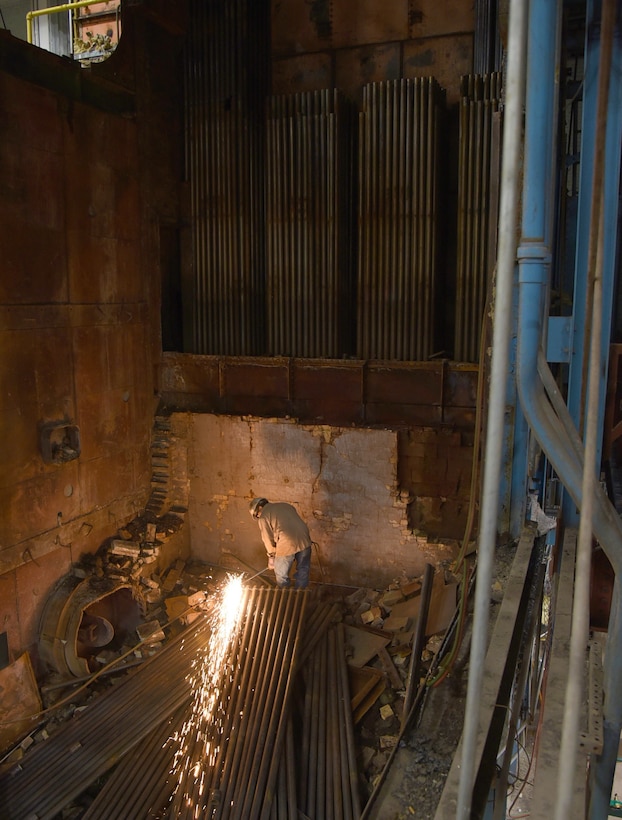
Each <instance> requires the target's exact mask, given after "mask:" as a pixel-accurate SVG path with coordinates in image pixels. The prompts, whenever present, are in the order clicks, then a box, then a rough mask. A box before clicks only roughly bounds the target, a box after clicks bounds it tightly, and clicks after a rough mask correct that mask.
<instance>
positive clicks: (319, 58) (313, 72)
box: [272, 51, 334, 94]
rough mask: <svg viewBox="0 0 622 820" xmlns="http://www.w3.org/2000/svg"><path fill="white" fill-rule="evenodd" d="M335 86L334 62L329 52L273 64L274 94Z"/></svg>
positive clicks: (304, 55)
mask: <svg viewBox="0 0 622 820" xmlns="http://www.w3.org/2000/svg"><path fill="white" fill-rule="evenodd" d="M333 85H334V82H333V60H332V57H331V55H330V54H329V53H328V52H325V51H321V52H316V53H314V54H301V55H299V56H296V57H289V58H286V59H280V60H274V62H273V63H272V91H273V93H274V94H292V93H300V92H304V91H319V90H321V89H324V88H331V87H332V86H333Z"/></svg>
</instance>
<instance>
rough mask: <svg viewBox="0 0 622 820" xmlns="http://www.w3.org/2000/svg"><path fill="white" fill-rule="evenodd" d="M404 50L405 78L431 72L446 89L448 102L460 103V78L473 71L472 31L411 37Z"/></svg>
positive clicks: (426, 74)
mask: <svg viewBox="0 0 622 820" xmlns="http://www.w3.org/2000/svg"><path fill="white" fill-rule="evenodd" d="M403 49H404V77H427V76H429V75H430V74H432V75H433V76H434V77H435V79H436V80H437V81H438V83H439V85H440V86H441V88H444V89H445V94H446V98H447V105H454V104H456V103H458V102H459V100H460V78H461V77H462V75H463V74H468V73H469V72H470V71H471V67H472V64H473V35H472V34H455V35H451V36H448V37H440V38H422V39H419V40H408V41H407V42H405V43H404V46H403Z"/></svg>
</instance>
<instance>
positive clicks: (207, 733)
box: [172, 575, 244, 817]
mask: <svg viewBox="0 0 622 820" xmlns="http://www.w3.org/2000/svg"><path fill="white" fill-rule="evenodd" d="M243 593H244V589H243V587H242V576H241V575H230V576H229V577H228V579H227V581H226V583H225V584H224V585H223V587H222V588H221V589H220V591H219V593H217V598H216V602H215V606H214V608H213V613H212V615H211V617H210V618H209V622H208V625H207V630H208V631H209V633H210V638H209V641H208V642H207V644H206V646H205V647H204V648H203V649H202V650H201V651H200V652H198V653H197V656H196V657H195V659H194V660H193V662H192V669H191V671H190V673H189V674H188V678H187V680H188V682H189V683H190V686H191V689H192V704H191V710H190V714H189V716H188V718H187V719H186V720H185V722H184V724H183V726H182V728H181V730H180V731H179V733H178V734H177V735H176V736H175V737H174V738H173V741H174V742H175V744H176V746H177V748H176V752H175V757H174V761H173V768H172V775H173V778H174V780H175V781H176V782H177V785H176V787H175V794H174V795H173V802H174V805H177V806H179V807H181V806H184V807H185V810H186V811H188V810H190V811H191V813H192V815H193V816H194V817H200V816H201V815H202V810H203V806H204V804H205V801H206V799H207V794H206V791H207V789H208V787H209V773H210V769H211V767H212V766H213V765H214V763H215V762H216V759H217V756H218V752H219V748H220V745H219V744H220V739H221V737H222V729H223V721H224V718H225V713H226V704H223V703H222V697H223V689H224V688H226V686H227V683H228V682H230V680H231V678H230V676H231V674H232V672H233V669H232V668H231V656H232V652H233V648H234V644H235V636H236V635H237V628H238V625H239V622H240V619H241V613H242V601H243ZM228 666H229V668H227V667H228ZM197 801H198V802H197Z"/></svg>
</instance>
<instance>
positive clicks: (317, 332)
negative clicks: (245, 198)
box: [266, 89, 354, 357]
mask: <svg viewBox="0 0 622 820" xmlns="http://www.w3.org/2000/svg"><path fill="white" fill-rule="evenodd" d="M353 122H354V120H353V110H352V107H351V105H350V104H349V103H348V101H347V100H346V99H345V98H344V97H343V95H341V94H340V92H338V91H337V90H336V89H333V90H330V91H329V90H325V91H314V92H309V93H304V94H292V95H285V96H278V97H272V98H270V99H269V100H268V121H267V173H266V228H267V245H266V252H267V268H266V287H267V297H268V298H267V319H268V325H267V331H268V334H267V335H268V351H267V352H268V353H269V354H270V355H291V356H306V357H339V356H341V355H343V354H345V353H352V352H353V347H352V343H351V342H350V341H349V339H350V336H351V329H350V325H351V323H352V315H351V314H352V311H351V309H350V303H351V294H352V284H353V283H352V276H353V265H352V258H353V255H352V253H351V248H352V242H353V229H352V204H351V203H352V180H353V174H352V153H353V151H352V136H353Z"/></svg>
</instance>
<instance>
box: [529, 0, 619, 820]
mask: <svg viewBox="0 0 622 820" xmlns="http://www.w3.org/2000/svg"><path fill="white" fill-rule="evenodd" d="M555 5H556V4H555V3H554V2H552V0H533V1H532V3H531V4H530V26H529V62H528V76H527V95H526V135H525V173H524V185H523V237H522V239H521V243H520V247H519V249H518V258H519V336H518V368H517V372H518V388H519V396H520V399H521V404H522V407H523V410H524V412H525V416H526V418H527V421H528V423H529V426H530V428H531V430H532V431H533V433H534V435H535V436H536V438H537V440H538V442H539V444H540V446H541V447H542V449H543V450H544V452H545V453H546V455H547V456H548V458H549V461H550V462H551V465H552V466H553V469H554V470H555V472H556V473H557V475H558V476H559V477H560V479H561V481H562V482H563V484H564V487H565V488H566V489H567V490H568V492H569V494H570V496H571V497H572V500H573V501H574V503H575V504H576V506H577V507H578V508H579V509H580V508H581V477H582V470H583V458H582V455H581V453H580V452H579V451H578V450H577V448H576V447H575V441H576V430H575V431H571V429H570V425H571V419H570V417H569V413H567V411H566V413H562V414H560V413H559V411H558V412H556V411H554V409H553V407H552V405H551V404H550V402H549V401H548V399H547V397H546V394H545V391H544V386H543V383H542V381H541V379H540V377H539V375H538V354H539V351H540V350H541V348H542V335H543V327H544V311H545V309H546V306H547V287H548V281H549V269H550V264H551V260H550V253H549V230H548V224H549V222H548V220H549V219H550V214H551V212H552V211H551V207H550V197H551V194H552V192H553V190H554V188H553V185H552V177H551V170H552V169H551V164H550V162H549V159H550V158H551V157H552V145H553V135H554V123H555V117H556V109H555V106H554V101H555V93H554V92H555V76H556V63H557V59H556V57H555V54H556V50H557V36H558V31H559V28H558V19H557V13H556V11H557V10H556V8H555ZM560 7H561V4H560ZM618 46H619V40H618ZM617 82H619V80H617ZM609 304H611V300H609ZM601 372H602V371H601ZM602 377H603V378H604V374H603V376H602ZM595 495H596V498H595V506H594V517H593V529H594V533H595V535H596V537H597V538H598V539H599V541H600V543H601V545H602V547H603V549H604V550H605V553H606V554H607V557H608V558H609V560H610V561H611V563H612V564H613V567H614V570H615V572H616V581H615V586H614V600H613V603H612V613H611V619H610V623H609V634H608V644H607V653H606V658H605V675H604V686H603V688H604V694H605V701H604V710H603V711H604V748H603V752H602V754H601V755H600V756H599V757H598V758H597V760H596V761H595V762H594V766H593V767H592V778H593V780H592V796H591V804H590V815H589V816H590V818H591V820H600V818H602V817H606V816H607V813H608V811H607V809H608V800H609V795H610V792H611V785H612V782H613V773H614V771H615V764H616V756H617V745H618V742H619V737H620V730H621V729H622V697H621V696H620V693H621V692H622V604H621V600H620V599H621V594H620V578H621V577H622V524H621V522H620V518H619V516H618V515H617V514H616V512H615V510H614V509H613V507H612V505H611V504H610V503H609V501H608V499H607V498H606V496H605V495H604V493H603V492H602V488H600V486H599V485H597V486H596V488H595ZM560 765H563V760H562V761H560Z"/></svg>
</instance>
